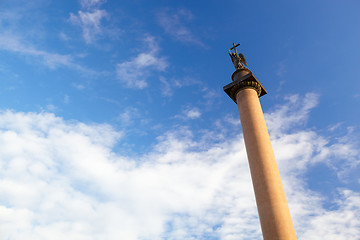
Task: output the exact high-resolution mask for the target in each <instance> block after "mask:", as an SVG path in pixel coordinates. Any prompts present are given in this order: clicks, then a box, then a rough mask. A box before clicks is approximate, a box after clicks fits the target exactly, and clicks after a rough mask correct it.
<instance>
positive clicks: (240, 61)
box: [229, 43, 247, 70]
mask: <svg viewBox="0 0 360 240" xmlns="http://www.w3.org/2000/svg"><path fill="white" fill-rule="evenodd" d="M239 45H240V44H237V45H235V43H233V47H232V48H230V49H229V55H230V57H231V61H232V62H233V64H234V67H235V68H236V70H241V69H246V67H245V66H247V63H246V59H245V56H244V55H243V54H242V53H239V54H238V53H237V51H236V47H237V46H239ZM232 49H234V52H233V53H232V52H231V50H232ZM244 65H245V66H244Z"/></svg>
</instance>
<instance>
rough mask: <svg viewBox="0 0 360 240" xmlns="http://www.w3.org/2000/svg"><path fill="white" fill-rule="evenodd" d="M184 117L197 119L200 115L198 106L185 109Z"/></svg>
mask: <svg viewBox="0 0 360 240" xmlns="http://www.w3.org/2000/svg"><path fill="white" fill-rule="evenodd" d="M185 116H186V118H189V119H197V118H199V117H200V116H201V112H200V110H199V109H198V108H191V109H188V110H186V111H185Z"/></svg>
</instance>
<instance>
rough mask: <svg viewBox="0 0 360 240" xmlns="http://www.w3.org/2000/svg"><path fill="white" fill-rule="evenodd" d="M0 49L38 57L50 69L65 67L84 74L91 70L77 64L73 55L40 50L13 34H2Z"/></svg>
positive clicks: (0, 36)
mask: <svg viewBox="0 0 360 240" xmlns="http://www.w3.org/2000/svg"><path fill="white" fill-rule="evenodd" d="M0 49H1V50H5V51H10V52H14V53H19V54H23V55H29V56H33V57H36V58H38V59H40V60H41V61H42V63H43V64H45V65H46V66H47V67H49V68H50V69H55V68H57V67H61V66H64V67H69V68H72V69H76V70H80V71H83V72H90V70H88V69H86V68H84V67H82V66H81V65H79V64H76V63H75V62H74V60H73V57H72V56H71V55H65V54H58V53H51V52H47V51H44V50H41V49H38V48H36V47H34V46H32V45H31V44H25V43H24V42H23V41H22V39H21V38H20V37H19V36H16V35H13V34H11V33H3V34H0Z"/></svg>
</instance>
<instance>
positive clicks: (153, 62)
mask: <svg viewBox="0 0 360 240" xmlns="http://www.w3.org/2000/svg"><path fill="white" fill-rule="evenodd" d="M144 43H145V44H146V45H147V46H148V50H147V51H146V52H141V53H139V54H138V55H137V56H135V57H133V58H132V59H131V60H129V61H125V62H122V63H119V64H117V66H116V67H117V68H116V72H117V76H118V78H119V79H120V81H121V82H123V83H124V84H125V87H128V88H137V89H143V88H145V87H147V86H148V82H147V78H148V76H149V75H150V72H151V70H157V71H164V70H165V69H166V68H167V66H168V63H167V61H166V59H165V58H164V57H159V56H158V52H159V46H158V45H157V44H156V42H155V39H154V38H153V37H146V38H145V39H144Z"/></svg>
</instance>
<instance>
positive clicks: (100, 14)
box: [69, 9, 108, 44]
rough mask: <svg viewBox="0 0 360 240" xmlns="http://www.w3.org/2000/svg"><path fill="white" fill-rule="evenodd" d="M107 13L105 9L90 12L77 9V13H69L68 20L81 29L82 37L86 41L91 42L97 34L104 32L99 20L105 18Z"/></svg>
mask: <svg viewBox="0 0 360 240" xmlns="http://www.w3.org/2000/svg"><path fill="white" fill-rule="evenodd" d="M107 16H108V13H107V12H106V11H105V10H100V9H95V10H92V11H90V12H83V11H78V14H77V15H76V14H74V13H70V18H69V20H70V22H71V23H73V24H75V25H78V26H80V27H81V29H82V34H83V38H84V39H85V42H86V43H88V44H89V43H93V42H94V41H95V40H96V38H97V36H99V35H101V34H102V33H103V32H104V29H103V27H102V25H101V20H102V19H103V18H106V17H107Z"/></svg>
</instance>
